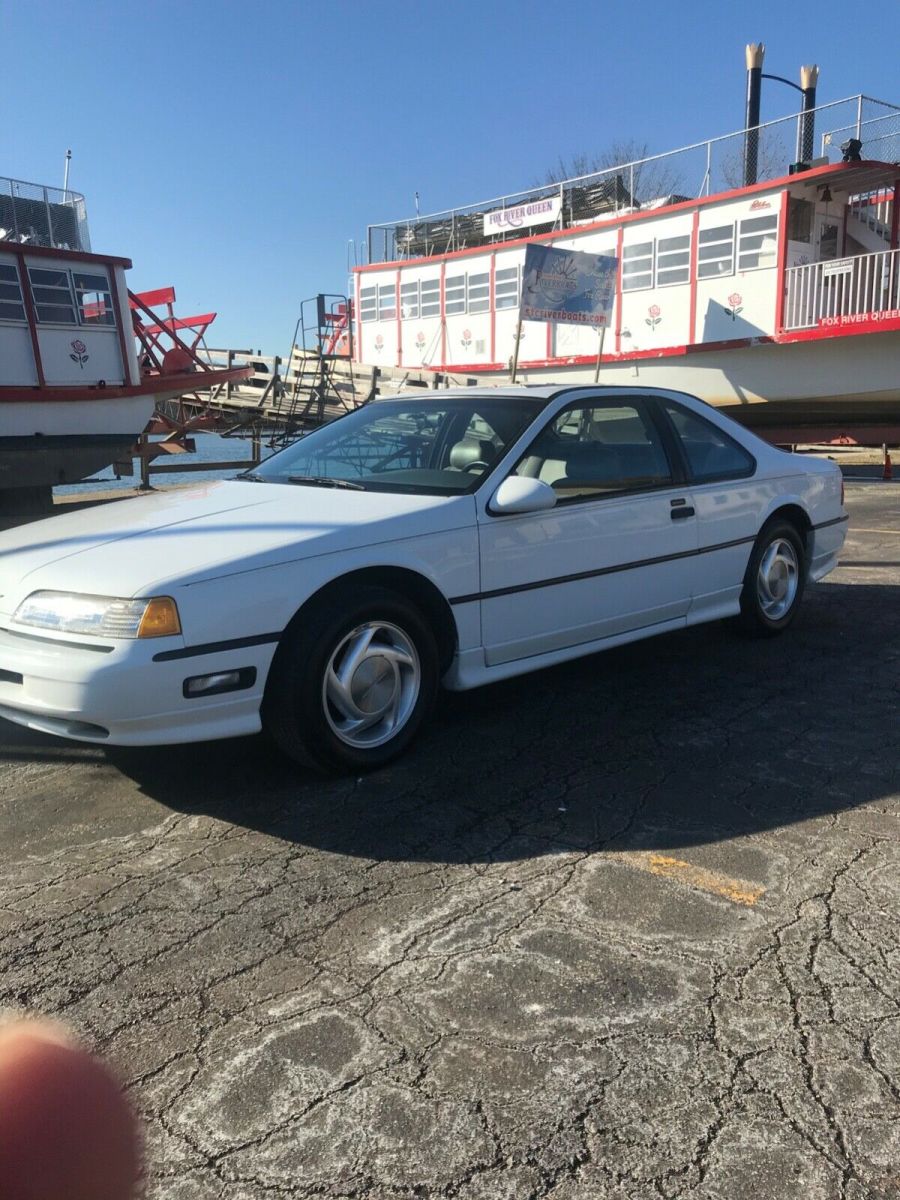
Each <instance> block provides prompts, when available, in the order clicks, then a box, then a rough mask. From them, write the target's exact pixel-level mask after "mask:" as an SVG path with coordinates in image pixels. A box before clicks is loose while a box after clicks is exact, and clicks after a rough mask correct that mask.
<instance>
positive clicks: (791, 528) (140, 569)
mask: <svg viewBox="0 0 900 1200" xmlns="http://www.w3.org/2000/svg"><path fill="white" fill-rule="evenodd" d="M846 521H847V516H846V513H845V511H844V507H843V485H842V480H841V475H840V472H839V470H838V468H837V467H836V466H834V464H832V463H830V462H827V461H822V460H819V459H808V458H799V457H797V456H795V455H792V454H787V453H784V452H783V451H780V450H777V449H775V448H773V447H772V446H769V445H767V444H766V443H765V442H763V441H760V440H759V439H758V438H757V437H755V436H754V435H753V434H751V433H749V432H748V431H747V430H745V429H743V428H741V427H740V426H738V425H736V424H734V423H733V422H732V421H730V420H729V419H728V418H727V417H724V416H721V415H720V414H719V413H718V412H716V411H715V409H713V408H710V407H709V406H707V405H706V404H704V403H702V402H701V401H699V400H696V399H694V398H692V397H690V396H686V395H684V394H682V393H680V392H672V391H663V390H659V389H650V388H631V389H622V388H614V389H611V388H603V387H585V386H580V387H561V386H548V387H540V388H521V387H520V388H498V389H489V390H480V389H476V388H464V389H455V390H448V391H425V392H423V391H418V392H416V393H414V394H412V395H400V396H398V397H396V398H392V399H388V400H379V401H376V402H374V403H372V404H369V405H366V406H364V407H362V408H360V409H357V410H356V411H354V412H352V413H350V414H348V415H347V416H345V417H342V418H341V419H340V420H338V421H335V422H333V423H332V424H330V425H327V426H324V427H322V428H320V429H318V430H316V431H315V432H313V433H310V434H309V435H308V436H306V437H304V438H302V439H300V440H299V441H297V442H295V443H294V444H293V445H291V446H289V447H288V448H287V449H285V450H283V451H282V452H280V453H279V454H276V455H274V456H273V457H272V458H270V459H268V460H267V461H266V462H264V463H263V464H261V465H260V466H259V467H258V468H257V469H256V470H255V471H253V472H250V473H248V474H246V475H244V476H242V477H240V478H238V479H233V480H230V481H225V482H217V483H210V484H204V485H202V486H198V487H191V488H189V489H186V490H178V491H170V492H164V493H161V494H153V495H148V496H146V497H141V498H138V499H134V500H127V501H122V502H120V503H117V504H110V505H107V506H104V507H97V508H92V509H89V510H87V511H82V512H77V513H73V514H70V515H68V516H60V517H54V518H52V519H50V520H47V521H41V522H39V523H37V524H32V525H26V526H23V527H21V528H19V529H17V530H15V531H13V532H10V533H6V534H4V535H2V536H0V716H4V717H7V718H8V719H9V720H11V721H17V722H19V723H20V724H22V725H27V726H29V727H30V728H32V729H37V730H43V731H45V732H47V733H52V734H60V735H62V736H64V737H69V738H76V739H78V740H80V741H84V742H96V743H100V744H103V743H106V744H110V745H132V746H135V745H156V744H159V743H167V742H191V741H199V740H203V739H207V738H220V737H235V736H238V735H241V734H251V733H255V732H256V731H258V730H259V729H260V728H261V727H264V728H266V729H267V730H268V731H269V732H270V734H271V735H272V736H273V737H274V739H275V741H276V742H277V743H278V744H279V745H280V746H281V747H282V749H283V750H285V751H286V752H287V753H288V754H289V755H291V756H293V757H295V758H297V759H299V760H301V761H304V762H307V763H312V764H314V765H316V766H318V767H322V768H331V769H333V768H336V767H339V768H347V767H352V768H353V769H360V768H365V767H371V766H376V765H378V764H380V763H383V762H386V761H387V760H388V759H389V758H391V757H392V756H394V755H395V754H397V753H399V752H400V751H401V750H402V749H403V748H404V747H405V746H406V745H407V744H408V743H409V742H410V741H411V739H412V738H413V736H414V735H415V733H416V731H417V730H418V729H419V727H420V726H421V724H422V722H423V721H424V719H425V718H426V716H427V714H428V712H429V709H430V708H431V706H432V703H433V701H434V698H435V693H436V690H437V687H438V684H439V683H443V685H444V686H445V687H448V688H452V689H465V688H471V687H477V686H479V685H480V684H484V683H490V682H492V681H493V680H497V679H505V678H508V677H509V676H512V675H518V674H521V673H523V672H526V671H533V670H535V669H537V668H538V667H544V666H548V665H550V664H551V663H559V662H564V661H565V660H567V659H572V658H576V657H578V656H580V655H584V654H592V653H594V652H595V651H597V650H602V649H605V648H607V647H610V646H618V645H621V644H622V643H623V642H629V641H632V640H634V639H636V638H643V637H649V636H650V635H652V634H655V633H665V632H667V631H669V630H673V629H680V628H683V627H684V626H686V625H695V624H698V623H699V622H702V621H714V620H718V619H719V618H722V617H731V616H737V617H739V618H740V619H741V620H742V621H743V623H744V624H745V625H747V626H749V627H750V628H752V629H754V630H756V631H758V632H760V633H763V634H771V633H778V632H780V631H781V630H783V629H784V628H785V627H786V626H787V625H789V624H790V622H791V621H792V620H793V618H794V616H795V614H796V612H797V607H798V605H799V603H800V600H801V597H802V594H803V587H804V583H805V582H806V581H807V580H817V579H821V578H822V576H823V575H825V574H827V572H828V571H830V570H831V569H832V568H833V567H834V566H835V565H836V562H837V557H838V553H839V551H840V549H841V546H842V545H843V542H844V537H845V534H846Z"/></svg>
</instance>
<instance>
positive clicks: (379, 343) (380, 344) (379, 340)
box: [375, 333, 384, 352]
mask: <svg viewBox="0 0 900 1200" xmlns="http://www.w3.org/2000/svg"><path fill="white" fill-rule="evenodd" d="M375 349H376V350H378V351H379V352H380V351H382V350H383V349H384V338H383V337H382V335H381V334H380V333H379V334H376V336H375Z"/></svg>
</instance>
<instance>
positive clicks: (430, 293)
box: [420, 279, 441, 317]
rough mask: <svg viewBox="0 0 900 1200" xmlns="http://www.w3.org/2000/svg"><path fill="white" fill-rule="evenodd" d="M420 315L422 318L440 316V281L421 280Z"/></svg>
mask: <svg viewBox="0 0 900 1200" xmlns="http://www.w3.org/2000/svg"><path fill="white" fill-rule="evenodd" d="M420 315H421V316H423V317H439V316H440V315H441V281H440V280H439V279H423V280H422V284H421V308H420Z"/></svg>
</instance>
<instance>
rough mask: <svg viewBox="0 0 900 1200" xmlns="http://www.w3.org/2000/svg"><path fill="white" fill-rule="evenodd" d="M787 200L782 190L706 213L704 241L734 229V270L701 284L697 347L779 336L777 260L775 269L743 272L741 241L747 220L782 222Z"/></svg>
mask: <svg viewBox="0 0 900 1200" xmlns="http://www.w3.org/2000/svg"><path fill="white" fill-rule="evenodd" d="M781 196H782V193H781V192H780V191H777V192H770V193H769V192H767V193H757V194H755V195H753V196H745V197H741V198H740V199H735V200H731V201H726V202H724V203H721V204H710V205H706V206H705V207H703V208H701V209H700V221H699V229H698V236H702V234H703V231H704V230H705V229H715V228H716V227H718V226H724V225H731V224H733V225H734V246H733V268H732V270H731V271H730V272H728V273H723V274H721V275H716V276H714V277H711V278H709V277H708V278H704V279H698V280H697V302H696V303H697V311H696V318H695V330H694V338H693V340H694V342H697V343H702V342H722V341H730V340H732V339H735V338H748V337H764V336H771V335H772V334H773V333H774V332H775V319H776V310H777V305H778V263H777V259H776V261H775V262H774V263H773V264H772V265H771V266H767V267H757V268H754V269H753V270H750V271H739V270H738V239H739V230H740V224H739V223H740V221H741V220H745V219H747V218H752V217H762V216H777V217H778V218H779V223H780V221H781V219H782V218H781ZM763 206H767V207H763ZM779 233H780V229H779ZM732 298H734V303H732Z"/></svg>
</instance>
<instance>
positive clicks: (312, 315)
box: [269, 293, 356, 449]
mask: <svg viewBox="0 0 900 1200" xmlns="http://www.w3.org/2000/svg"><path fill="white" fill-rule="evenodd" d="M352 337H353V331H352V308H351V304H350V301H349V300H348V299H347V297H346V296H337V295H326V294H324V293H319V295H317V296H313V297H311V298H310V299H308V300H304V301H303V302H302V304H301V305H300V316H299V317H298V319H297V324H296V325H295V327H294V339H293V342H292V343H291V352H290V355H289V357H288V360H287V362H288V368H287V371H286V373H285V381H284V388H283V391H282V394H281V399H280V402H279V406H278V409H279V411H278V418H279V421H278V429H277V431H276V432H275V433H273V435H272V439H271V442H270V443H269V444H270V445H271V447H272V448H273V449H280V448H281V447H282V446H286V445H287V444H288V443H289V442H292V441H294V440H295V439H296V438H298V437H302V436H303V434H304V433H305V432H306V431H307V430H309V429H311V428H313V427H314V426H316V425H321V424H322V422H323V421H326V420H332V419H333V418H334V417H337V416H340V415H341V414H342V413H343V412H349V411H350V409H351V408H354V407H356V404H355V402H354V400H353V399H352V397H353V396H354V389H353V386H352V385H353V355H352V350H353V345H352ZM348 366H349V368H350V388H349V392H348V387H347V367H348ZM338 367H340V368H341V370H340V381H339V380H338Z"/></svg>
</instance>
